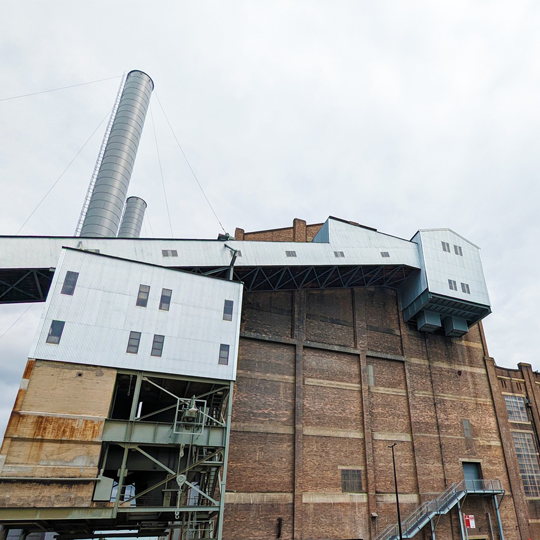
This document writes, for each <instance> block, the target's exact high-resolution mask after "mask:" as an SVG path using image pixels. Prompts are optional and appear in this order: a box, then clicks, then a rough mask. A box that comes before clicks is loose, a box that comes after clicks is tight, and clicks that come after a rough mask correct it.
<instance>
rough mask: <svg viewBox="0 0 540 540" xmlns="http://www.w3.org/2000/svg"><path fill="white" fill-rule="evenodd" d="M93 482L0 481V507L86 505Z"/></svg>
mask: <svg viewBox="0 0 540 540" xmlns="http://www.w3.org/2000/svg"><path fill="white" fill-rule="evenodd" d="M93 491H94V483H93V482H62V483H60V482H53V481H51V482H0V508H8V507H11V508H10V509H11V510H12V511H13V510H14V508H13V507H14V506H15V507H19V508H59V507H68V508H69V507H88V506H90V501H91V499H92V493H93Z"/></svg>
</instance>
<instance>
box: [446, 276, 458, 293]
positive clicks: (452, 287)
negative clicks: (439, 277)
mask: <svg viewBox="0 0 540 540" xmlns="http://www.w3.org/2000/svg"><path fill="white" fill-rule="evenodd" d="M448 287H450V290H452V291H457V283H456V282H455V281H454V280H453V279H449V280H448Z"/></svg>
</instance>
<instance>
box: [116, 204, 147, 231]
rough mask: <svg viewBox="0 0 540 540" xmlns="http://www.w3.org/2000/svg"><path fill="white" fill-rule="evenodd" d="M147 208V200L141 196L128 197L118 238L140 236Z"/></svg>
mask: <svg viewBox="0 0 540 540" xmlns="http://www.w3.org/2000/svg"><path fill="white" fill-rule="evenodd" d="M145 210H146V202H145V201H144V200H143V199H141V198H140V197H128V200H127V201H126V210H125V212H124V216H123V217H122V223H121V224H120V230H119V231H118V238H139V236H140V235H141V229H142V224H143V219H144V212H145Z"/></svg>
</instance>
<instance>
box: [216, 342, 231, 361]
mask: <svg viewBox="0 0 540 540" xmlns="http://www.w3.org/2000/svg"><path fill="white" fill-rule="evenodd" d="M229 348H230V347H229V345H225V344H224V343H222V344H221V345H220V346H219V362H218V364H221V365H222V366H228V365H229Z"/></svg>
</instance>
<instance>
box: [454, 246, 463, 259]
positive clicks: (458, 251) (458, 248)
mask: <svg viewBox="0 0 540 540" xmlns="http://www.w3.org/2000/svg"><path fill="white" fill-rule="evenodd" d="M454 253H455V254H456V255H461V256H462V257H463V250H462V249H461V246H456V245H454Z"/></svg>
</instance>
